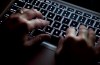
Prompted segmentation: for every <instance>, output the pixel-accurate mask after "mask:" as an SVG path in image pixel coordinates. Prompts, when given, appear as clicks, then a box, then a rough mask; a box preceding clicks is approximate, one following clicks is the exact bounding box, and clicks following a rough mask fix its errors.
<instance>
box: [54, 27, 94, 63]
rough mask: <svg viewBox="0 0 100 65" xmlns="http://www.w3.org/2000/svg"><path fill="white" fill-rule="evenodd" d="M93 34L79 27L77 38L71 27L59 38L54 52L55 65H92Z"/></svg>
mask: <svg viewBox="0 0 100 65" xmlns="http://www.w3.org/2000/svg"><path fill="white" fill-rule="evenodd" d="M94 44H95V33H94V31H93V30H92V29H91V28H90V29H89V30H87V29H86V27H85V26H83V25H81V26H80V28H79V34H78V36H76V35H75V29H74V28H73V27H71V28H69V29H68V30H67V31H66V37H65V38H63V37H62V38H61V39H60V41H59V44H58V48H57V52H56V60H57V62H56V63H57V65H67V64H68V65H91V64H92V65H93V63H95V55H96V53H95V49H94Z"/></svg>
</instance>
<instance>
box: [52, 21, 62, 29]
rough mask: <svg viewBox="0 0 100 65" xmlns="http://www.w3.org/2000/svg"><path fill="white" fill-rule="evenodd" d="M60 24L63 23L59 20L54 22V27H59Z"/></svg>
mask: <svg viewBox="0 0 100 65" xmlns="http://www.w3.org/2000/svg"><path fill="white" fill-rule="evenodd" d="M60 25H61V23H59V22H54V24H53V27H55V28H57V29H59V27H60Z"/></svg>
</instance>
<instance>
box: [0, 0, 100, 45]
mask: <svg viewBox="0 0 100 65" xmlns="http://www.w3.org/2000/svg"><path fill="white" fill-rule="evenodd" d="M21 8H27V9H31V8H34V9H37V10H38V11H40V12H41V13H42V14H43V16H44V19H45V20H48V21H49V22H50V24H49V25H48V26H47V27H44V28H41V29H38V30H33V31H31V32H29V35H30V36H35V35H38V34H41V33H47V34H50V35H51V36H52V40H53V41H52V43H53V45H57V44H56V43H57V42H56V41H57V40H58V39H59V37H60V36H65V34H66V33H65V31H66V29H67V28H69V27H70V26H73V27H75V29H76V31H77V33H78V28H79V26H80V25H81V24H82V25H85V26H86V27H87V29H88V28H93V30H94V31H95V33H96V41H95V42H96V44H95V45H97V40H98V39H99V38H100V13H97V12H94V11H91V10H88V9H85V8H82V7H79V6H76V5H73V4H70V3H65V2H62V1H56V0H55V1H54V0H16V1H15V2H14V3H13V4H12V5H11V6H10V7H9V8H8V10H7V11H6V13H5V14H4V15H3V16H2V17H1V19H0V24H2V22H4V21H5V20H6V19H7V18H8V17H9V16H10V15H11V14H13V13H15V12H16V11H17V10H19V9H21ZM77 33H76V34H77Z"/></svg>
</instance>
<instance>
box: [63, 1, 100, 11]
mask: <svg viewBox="0 0 100 65" xmlns="http://www.w3.org/2000/svg"><path fill="white" fill-rule="evenodd" d="M64 1H67V2H70V3H73V4H76V5H79V6H82V7H85V8H88V9H91V10H94V11H97V12H100V2H99V1H100V0H64Z"/></svg>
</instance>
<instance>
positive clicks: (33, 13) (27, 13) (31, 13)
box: [21, 8, 43, 20]
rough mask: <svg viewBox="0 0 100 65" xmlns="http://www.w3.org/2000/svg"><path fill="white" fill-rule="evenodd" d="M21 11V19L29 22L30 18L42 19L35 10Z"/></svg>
mask: <svg viewBox="0 0 100 65" xmlns="http://www.w3.org/2000/svg"><path fill="white" fill-rule="evenodd" d="M21 11H23V13H22V17H24V18H26V19H28V20H31V19H32V18H43V15H42V14H41V13H40V12H39V11H37V10H36V9H25V8H23V9H22V10H21Z"/></svg>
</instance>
